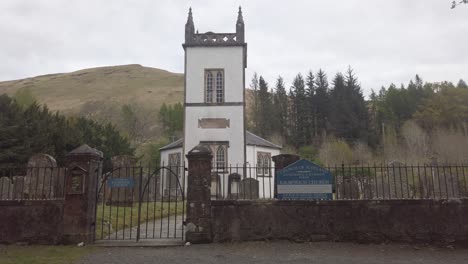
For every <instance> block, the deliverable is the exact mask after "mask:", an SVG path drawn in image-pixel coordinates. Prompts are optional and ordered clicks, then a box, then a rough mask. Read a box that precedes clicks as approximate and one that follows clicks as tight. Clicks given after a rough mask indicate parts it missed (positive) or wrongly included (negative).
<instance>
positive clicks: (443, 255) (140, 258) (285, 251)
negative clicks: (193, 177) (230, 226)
mask: <svg viewBox="0 0 468 264" xmlns="http://www.w3.org/2000/svg"><path fill="white" fill-rule="evenodd" d="M95 263H100V264H106V263H117V264H118V263H135V264H139V263H180V264H182V263H183V264H188V263H223V264H231V263H258V264H262V263H265V264H266V263H268V264H271V263H323V264H328V263H329V264H332V263H333V264H341V263H343V264H352V263H359V264H366V263H373V264H379V263H382V264H383V263H385V264H387V263H396V264H403V263H408V264H409V263H411V264H414V263H424V264H436V263H437V264H441V263H444V264H449V263H460V264H461V263H463V264H466V263H468V249H466V248H465V249H463V248H460V249H459V248H455V249H450V248H435V247H416V246H410V245H361V244H352V243H329V242H317V243H301V244H299V243H291V242H287V241H276V242H245V243H225V244H205V245H192V246H188V247H168V248H102V249H99V250H97V251H96V252H94V253H92V254H90V255H88V256H86V257H84V258H82V259H81V260H80V261H78V262H77V264H95Z"/></svg>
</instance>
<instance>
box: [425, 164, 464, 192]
mask: <svg viewBox="0 0 468 264" xmlns="http://www.w3.org/2000/svg"><path fill="white" fill-rule="evenodd" d="M429 170H430V172H429V173H428V174H429V175H430V177H431V178H432V179H431V182H432V185H433V186H432V187H433V193H434V196H435V198H442V199H443V198H457V197H460V184H459V181H460V179H462V178H461V177H457V175H456V173H455V171H450V169H449V168H448V167H447V166H444V165H439V166H436V167H432V168H430V169H429ZM459 178H460V179H459Z"/></svg>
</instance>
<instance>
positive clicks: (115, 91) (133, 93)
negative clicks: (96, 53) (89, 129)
mask: <svg viewBox="0 0 468 264" xmlns="http://www.w3.org/2000/svg"><path fill="white" fill-rule="evenodd" d="M183 82H184V77H183V74H180V73H171V72H168V71H164V70H160V69H156V68H149V67H143V66H141V65H122V66H110V67H99V68H90V69H83V70H79V71H75V72H70V73H59V74H49V75H42V76H37V77H32V78H26V79H21V80H14V81H6V82H0V94H2V93H7V94H9V95H13V94H14V93H15V92H16V91H17V90H19V89H22V88H29V89H30V90H31V92H32V93H33V95H34V96H35V97H36V98H37V99H38V101H39V102H40V103H45V104H47V106H48V107H49V108H50V109H52V110H60V111H62V112H65V113H78V112H80V111H82V110H83V109H82V108H83V106H86V104H87V105H96V104H97V105H99V104H100V103H103V104H106V105H109V104H114V103H116V104H125V103H130V104H138V105H140V106H144V107H150V108H153V109H159V107H160V106H161V105H162V103H163V102H166V103H169V104H170V103H175V102H181V101H182V99H183ZM93 102H94V103H96V104H93Z"/></svg>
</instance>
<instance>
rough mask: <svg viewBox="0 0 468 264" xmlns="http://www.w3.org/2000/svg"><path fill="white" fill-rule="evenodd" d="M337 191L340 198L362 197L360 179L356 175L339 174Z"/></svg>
mask: <svg viewBox="0 0 468 264" xmlns="http://www.w3.org/2000/svg"><path fill="white" fill-rule="evenodd" d="M336 192H337V198H338V199H359V198H360V197H361V191H360V188H359V180H358V179H357V178H356V177H354V176H351V177H348V176H344V177H343V176H338V177H337V180H336Z"/></svg>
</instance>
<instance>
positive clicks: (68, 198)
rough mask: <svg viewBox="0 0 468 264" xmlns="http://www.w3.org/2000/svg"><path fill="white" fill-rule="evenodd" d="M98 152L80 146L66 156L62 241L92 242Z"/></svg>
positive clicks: (99, 155) (100, 158) (99, 166)
mask: <svg viewBox="0 0 468 264" xmlns="http://www.w3.org/2000/svg"><path fill="white" fill-rule="evenodd" d="M102 158H103V154H102V152H101V151H99V150H97V149H94V148H91V147H89V146H88V145H86V144H85V145H82V146H80V147H78V148H76V149H74V150H73V151H71V152H70V153H68V154H67V155H66V160H65V162H66V166H67V172H66V175H65V203H64V208H63V240H64V241H63V242H64V243H66V244H69V243H79V242H85V243H92V242H93V240H94V232H95V224H96V223H95V222H96V192H97V185H98V175H99V173H100V172H99V170H100V169H102V168H101V164H102Z"/></svg>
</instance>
